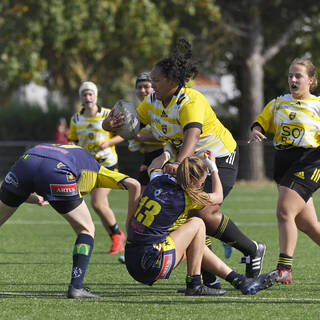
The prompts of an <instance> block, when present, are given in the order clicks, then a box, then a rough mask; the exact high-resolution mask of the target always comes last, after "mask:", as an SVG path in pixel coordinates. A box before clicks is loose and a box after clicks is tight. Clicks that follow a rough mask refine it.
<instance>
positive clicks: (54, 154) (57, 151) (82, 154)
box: [25, 144, 100, 179]
mask: <svg viewBox="0 0 320 320" xmlns="http://www.w3.org/2000/svg"><path fill="white" fill-rule="evenodd" d="M25 153H26V154H33V155H37V156H40V157H43V158H49V159H53V160H57V161H60V162H62V163H63V164H65V165H66V166H67V167H69V168H70V170H71V171H72V172H73V174H74V175H75V176H76V179H77V178H79V177H80V176H81V171H82V170H90V171H93V172H97V173H98V172H99V169H100V164H99V163H98V162H97V161H96V160H95V159H93V157H92V156H91V155H90V153H89V152H88V151H87V150H85V149H83V148H81V147H79V146H76V145H72V144H65V145H59V144H38V145H36V146H35V147H33V148H32V149H29V150H27V151H26V152H25Z"/></svg>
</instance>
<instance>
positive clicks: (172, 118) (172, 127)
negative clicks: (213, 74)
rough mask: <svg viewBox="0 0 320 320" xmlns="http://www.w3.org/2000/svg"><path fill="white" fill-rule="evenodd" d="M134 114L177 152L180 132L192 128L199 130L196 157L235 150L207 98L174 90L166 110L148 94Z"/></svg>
mask: <svg viewBox="0 0 320 320" xmlns="http://www.w3.org/2000/svg"><path fill="white" fill-rule="evenodd" d="M137 111H138V115H139V118H140V121H141V122H142V123H143V124H145V125H150V127H151V130H152V133H153V135H154V136H155V137H156V139H158V140H160V141H165V142H168V143H170V144H171V145H172V146H173V147H174V148H175V149H176V150H177V152H179V151H180V149H181V147H182V145H183V135H184V131H185V130H187V129H189V128H192V127H197V128H199V129H200V130H201V135H200V139H199V142H198V144H197V146H196V151H195V155H197V156H200V157H201V156H203V154H204V151H205V150H207V149H209V150H211V151H213V153H214V155H215V156H216V157H224V156H228V155H230V154H231V153H232V152H233V151H234V150H235V148H236V142H235V140H234V138H233V137H232V134H231V133H230V132H229V131H228V129H226V128H225V127H224V126H223V125H222V123H221V122H220V121H219V120H218V118H217V116H216V114H215V113H214V111H213V110H212V108H211V106H210V104H209V103H208V101H207V99H206V98H205V97H204V96H203V95H202V94H201V93H200V92H198V91H196V90H194V89H191V88H186V87H182V88H180V89H178V90H177V92H176V94H175V95H174V96H173V97H172V99H171V102H170V103H169V105H168V106H167V107H164V106H163V104H162V102H161V101H159V100H157V99H156V96H155V93H151V94H150V95H148V96H147V97H146V98H145V99H144V100H143V102H142V103H141V104H140V105H139V107H138V108H137Z"/></svg>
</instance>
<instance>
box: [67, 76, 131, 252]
mask: <svg viewBox="0 0 320 320" xmlns="http://www.w3.org/2000/svg"><path fill="white" fill-rule="evenodd" d="M79 95H80V100H81V104H82V106H83V108H82V110H81V111H80V112H78V113H76V114H74V115H73V116H72V118H71V121H70V132H69V136H68V138H69V141H70V143H74V144H77V145H79V146H81V147H83V148H84V149H86V150H88V151H89V152H90V154H91V155H92V156H94V157H95V159H96V160H97V161H98V162H99V163H100V164H101V165H102V166H104V167H105V168H107V169H109V170H114V171H118V155H117V152H116V149H115V145H116V144H117V143H119V142H122V141H123V139H122V138H121V137H120V136H118V135H114V134H113V133H111V132H107V131H104V130H103V129H102V127H101V124H102V121H103V119H104V118H105V117H107V116H108V114H109V112H110V109H107V108H103V107H101V106H99V105H98V104H97V98H98V89H97V86H96V85H95V84H94V83H93V82H90V81H86V82H83V83H82V84H81V86H80V88H79ZM110 191H111V190H110V189H109V188H98V189H94V190H92V192H91V204H92V207H93V209H94V211H95V212H96V213H97V214H98V215H99V217H100V219H101V222H102V224H103V226H104V228H105V229H106V231H107V232H108V234H109V236H110V238H111V240H112V245H111V247H110V250H109V253H111V254H117V253H119V252H121V251H123V249H124V244H123V243H124V240H125V235H124V233H123V232H122V231H121V230H120V229H119V226H118V223H117V221H116V217H115V215H114V212H113V211H112V209H111V208H110V205H109V201H108V195H109V193H110Z"/></svg>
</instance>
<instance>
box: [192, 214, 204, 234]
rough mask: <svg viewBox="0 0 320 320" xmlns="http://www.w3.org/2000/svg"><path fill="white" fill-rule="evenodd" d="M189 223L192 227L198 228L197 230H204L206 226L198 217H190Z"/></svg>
mask: <svg viewBox="0 0 320 320" xmlns="http://www.w3.org/2000/svg"><path fill="white" fill-rule="evenodd" d="M189 221H190V223H191V224H192V227H193V228H195V229H197V230H199V231H204V232H205V230H206V226H205V224H204V222H203V220H202V219H201V218H199V217H191V218H190V219H189Z"/></svg>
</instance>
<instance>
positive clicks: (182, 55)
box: [155, 38, 198, 87]
mask: <svg viewBox="0 0 320 320" xmlns="http://www.w3.org/2000/svg"><path fill="white" fill-rule="evenodd" d="M191 57H192V50H191V44H190V43H189V42H188V41H187V40H186V39H184V38H180V39H178V41H177V44H176V46H175V48H174V50H173V52H172V53H171V54H170V56H169V57H167V58H164V59H162V60H160V61H159V62H158V63H157V64H156V65H155V66H156V67H158V68H159V69H160V70H161V72H162V73H163V75H164V76H165V77H166V78H168V79H171V80H175V81H177V82H178V84H179V86H180V87H184V86H185V84H186V83H187V82H188V81H189V80H190V79H194V78H195V77H196V76H197V74H198V68H197V66H196V65H195V63H193V62H192V61H191Z"/></svg>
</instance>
